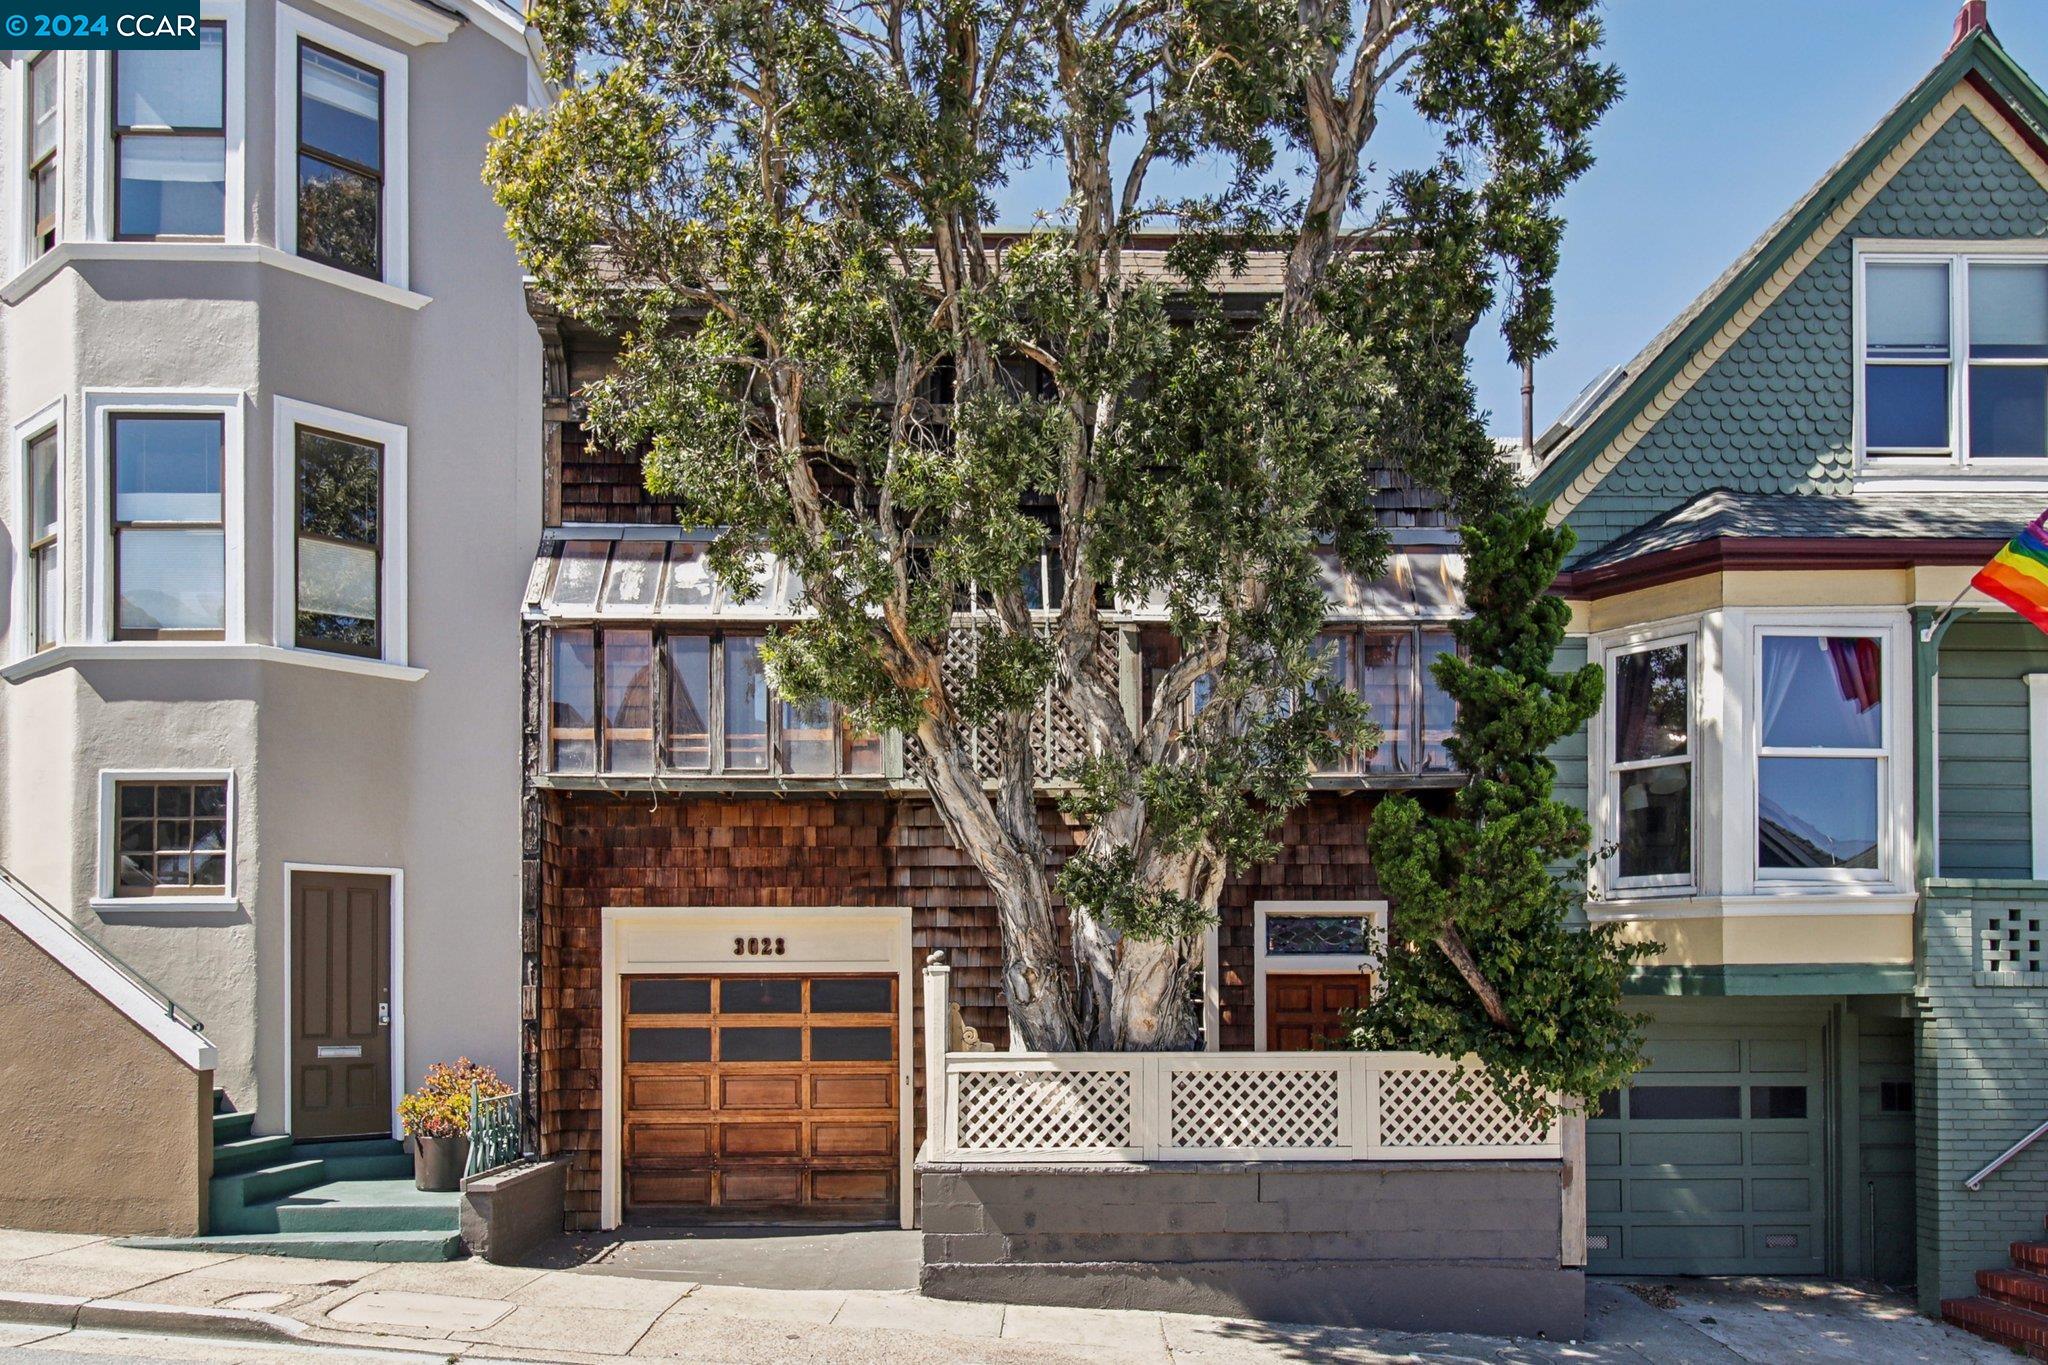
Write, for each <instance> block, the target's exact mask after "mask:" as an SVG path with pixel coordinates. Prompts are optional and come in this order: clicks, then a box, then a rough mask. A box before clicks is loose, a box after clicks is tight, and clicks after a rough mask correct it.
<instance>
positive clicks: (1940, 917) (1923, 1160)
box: [1913, 879, 2048, 1312]
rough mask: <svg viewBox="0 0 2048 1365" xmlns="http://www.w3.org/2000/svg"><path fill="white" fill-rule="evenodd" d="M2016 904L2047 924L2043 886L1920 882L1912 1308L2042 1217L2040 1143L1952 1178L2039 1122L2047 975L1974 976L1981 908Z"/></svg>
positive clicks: (2045, 1097) (2044, 1187)
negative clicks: (1984, 1170) (1980, 1180)
mask: <svg viewBox="0 0 2048 1365" xmlns="http://www.w3.org/2000/svg"><path fill="white" fill-rule="evenodd" d="M2013 912H2019V913H2021V914H2023V915H2031V916H2035V917H2038V919H2039V921H2040V924H2041V927H2042V928H2044V929H2048V883H2044V882H2031V881H1980V882H1966V881H1955V880H1948V879H1937V880H1934V881H1930V882H1929V883H1928V884H1927V891H1926V898H1925V904H1924V911H1923V915H1922V920H1923V926H1922V931H1921V944H1920V961H1919V967H1918V985H1917V987H1916V990H1915V994H1916V996H1917V999H1918V1004H1919V1007H1920V1017H1919V1023H1918V1028H1917V1035H1918V1046H1917V1048H1916V1054H1917V1055H1916V1059H1915V1067H1914V1085H1913V1088H1914V1105H1915V1112H1914V1128H1915V1138H1916V1142H1917V1145H1918V1148H1919V1152H1918V1168H1917V1183H1918V1203H1919V1216H1918V1233H1919V1240H1920V1287H1919V1293H1920V1306H1921V1308H1922V1309H1924V1310H1926V1311H1928V1312H1933V1311H1937V1310H1938V1308H1939V1306H1940V1301H1941V1300H1942V1299H1945V1298H1956V1297H1960V1296H1963V1295H1968V1294H1973V1293H1975V1292H1976V1288H1975V1279H1974V1277H1975V1275H1976V1272H1977V1271H1979V1270H1992V1269H1997V1268H2000V1267H2003V1266H2005V1265H2006V1264H2007V1257H2008V1250H2007V1248H2008V1246H2009V1244H2010V1243H2012V1242H2015V1241H2022V1240H2024V1241H2039V1240H2041V1239H2042V1237H2043V1231H2042V1219H2043V1218H2044V1216H2048V1145H2036V1146H2035V1147H2033V1148H2031V1149H2029V1150H2028V1151H2026V1152H2024V1153H2022V1154H2021V1155H2020V1156H2019V1157H2017V1158H2016V1159H2015V1160H2014V1161H2013V1162H2012V1163H2011V1164H2010V1165H2008V1166H2006V1167H2005V1168H2004V1169H2002V1170H2000V1171H1999V1172H1998V1173H1997V1174H1995V1175H1993V1176H1991V1177H1990V1178H1989V1179H1987V1180H1986V1181H1985V1182H1984V1186H1983V1188H1982V1189H1980V1190H1976V1191H1971V1190H1968V1189H1966V1188H1964V1185H1963V1182H1964V1181H1965V1180H1967V1179H1968V1178H1969V1177H1970V1176H1971V1175H1972V1174H1974V1173H1975V1172H1976V1171H1977V1170H1978V1169H1980V1168H1981V1167H1982V1166H1984V1165H1985V1164H1986V1163H1987V1162H1989V1161H1990V1160H1991V1159H1992V1158H1994V1157H1996V1156H1997V1155H1998V1154H1999V1153H2000V1152H2002V1151H2004V1150H2005V1149H2006V1148H2007V1147H2008V1146H2010V1145H2011V1144H2012V1143H2013V1142H2015V1141H2017V1140H2018V1139H2019V1138H2021V1137H2023V1136H2025V1134H2026V1133H2027V1132H2029V1131H2030V1130H2031V1129H2033V1128H2034V1127H2035V1125H2037V1124H2039V1123H2040V1122H2041V1121H2042V1120H2043V1119H2048V1066H2044V1064H2043V1058H2044V1057H2048V973H2043V974H2040V975H2038V976H2036V977H2034V978H2031V979H2023V980H2017V981H2014V982H2012V983H2010V984H2005V983H2001V984H1992V982H1991V981H1989V980H1986V979H1984V978H1981V977H1980V976H1979V974H1978V971H1977V968H1978V956H1977V954H1978V934H1979V933H1980V932H1982V929H1983V927H1984V920H1985V917H1986V916H1987V915H1990V914H1999V915H2001V916H2002V915H2007V914H2010V913H2013Z"/></svg>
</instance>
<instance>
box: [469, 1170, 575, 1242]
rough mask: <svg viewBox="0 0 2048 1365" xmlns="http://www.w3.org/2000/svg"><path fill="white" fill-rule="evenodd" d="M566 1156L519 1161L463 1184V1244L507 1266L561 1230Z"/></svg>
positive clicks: (473, 1177) (474, 1177)
mask: <svg viewBox="0 0 2048 1365" xmlns="http://www.w3.org/2000/svg"><path fill="white" fill-rule="evenodd" d="M568 1172H569V1162H568V1159H567V1158H566V1157H555V1158H553V1159H551V1160H545V1161H527V1162H521V1163H519V1164H518V1165H515V1166H504V1167H501V1168H499V1169H498V1170H495V1171H485V1172H484V1173H483V1174H481V1175H475V1176H471V1177H470V1178H468V1179H467V1180H464V1181H463V1182H462V1241H463V1244H464V1245H466V1246H467V1247H468V1248H469V1250H470V1254H471V1255H474V1256H480V1257H482V1258H483V1259H484V1260H486V1261H493V1262H496V1263H497V1264H499V1265H509V1264H511V1263H513V1262H515V1261H517V1260H518V1259H519V1258H520V1257H522V1256H524V1255H526V1253H528V1252H529V1251H532V1250H533V1249H534V1248H535V1247H537V1246H539V1245H540V1244H541V1243H543V1242H545V1241H547V1240H548V1238H550V1237H553V1236H555V1235H556V1234H558V1233H560V1232H561V1230H562V1196H563V1177H564V1176H566V1175H567V1174H568Z"/></svg>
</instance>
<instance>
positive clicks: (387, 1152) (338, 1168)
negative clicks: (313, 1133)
mask: <svg viewBox="0 0 2048 1365" xmlns="http://www.w3.org/2000/svg"><path fill="white" fill-rule="evenodd" d="M312 1157H317V1158H319V1159H320V1160H321V1161H322V1162H324V1163H325V1164H326V1166H327V1178H328V1179H329V1180H401V1179H404V1180H409V1179H411V1177H412V1157H410V1156H409V1155H407V1154H406V1150H405V1144H404V1143H402V1142H399V1141H397V1140H396V1139H394V1138H347V1139H343V1140H340V1141H336V1142H298V1143H294V1144H292V1159H293V1160H295V1161H296V1160H305V1159H308V1158H312Z"/></svg>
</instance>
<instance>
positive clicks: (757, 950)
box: [732, 934, 783, 957]
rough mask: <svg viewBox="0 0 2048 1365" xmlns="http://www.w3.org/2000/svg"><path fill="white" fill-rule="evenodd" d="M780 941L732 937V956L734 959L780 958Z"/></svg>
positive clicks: (781, 952) (781, 948)
mask: <svg viewBox="0 0 2048 1365" xmlns="http://www.w3.org/2000/svg"><path fill="white" fill-rule="evenodd" d="M782 954H783V947H782V940H781V939H779V938H746V937H741V936H740V935H738V934H735V935H733V940H732V955H733V956H734V957H781V956H782Z"/></svg>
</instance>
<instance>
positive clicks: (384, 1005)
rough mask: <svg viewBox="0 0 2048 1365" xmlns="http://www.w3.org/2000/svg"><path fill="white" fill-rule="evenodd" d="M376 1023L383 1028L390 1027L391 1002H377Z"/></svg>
mask: <svg viewBox="0 0 2048 1365" xmlns="http://www.w3.org/2000/svg"><path fill="white" fill-rule="evenodd" d="M377 1022H378V1023H379V1024H381V1025H383V1026H384V1027H385V1028H389V1027H391V1002H390V1001H389V1000H380V1001H378V1002H377Z"/></svg>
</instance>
